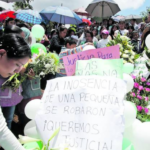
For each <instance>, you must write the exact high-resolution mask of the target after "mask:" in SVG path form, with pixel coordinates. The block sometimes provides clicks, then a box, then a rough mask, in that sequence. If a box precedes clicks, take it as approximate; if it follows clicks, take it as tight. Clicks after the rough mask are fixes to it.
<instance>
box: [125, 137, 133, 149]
mask: <svg viewBox="0 0 150 150" xmlns="http://www.w3.org/2000/svg"><path fill="white" fill-rule="evenodd" d="M129 146H131V148H130V150H134V146H133V144H132V143H131V142H130V141H129V140H128V139H125V138H124V139H123V144H122V150H126V149H127V148H128V147H129Z"/></svg>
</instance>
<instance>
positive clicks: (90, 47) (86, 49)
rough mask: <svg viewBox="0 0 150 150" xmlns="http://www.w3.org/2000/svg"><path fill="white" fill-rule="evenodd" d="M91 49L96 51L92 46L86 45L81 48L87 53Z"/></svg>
mask: <svg viewBox="0 0 150 150" xmlns="http://www.w3.org/2000/svg"><path fill="white" fill-rule="evenodd" d="M92 49H96V48H95V47H94V46H92V45H87V46H85V47H84V48H83V51H88V50H92Z"/></svg>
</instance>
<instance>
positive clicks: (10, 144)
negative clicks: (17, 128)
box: [0, 107, 25, 150]
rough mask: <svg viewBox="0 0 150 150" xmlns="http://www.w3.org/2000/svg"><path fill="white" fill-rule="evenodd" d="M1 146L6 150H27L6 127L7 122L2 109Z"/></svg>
mask: <svg viewBox="0 0 150 150" xmlns="http://www.w3.org/2000/svg"><path fill="white" fill-rule="evenodd" d="M0 146H2V147H3V148H4V149H5V150H25V149H24V148H23V147H22V146H21V144H20V143H19V141H18V140H17V139H16V137H15V136H14V135H13V134H12V133H11V131H10V130H9V129H8V127H7V126H6V121H5V118H4V116H3V113H2V110H1V107H0Z"/></svg>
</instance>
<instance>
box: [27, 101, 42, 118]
mask: <svg viewBox="0 0 150 150" xmlns="http://www.w3.org/2000/svg"><path fill="white" fill-rule="evenodd" d="M40 107H41V100H40V99H35V100H32V101H30V102H29V103H28V104H27V105H26V107H25V114H26V116H27V117H28V118H29V119H34V118H35V116H36V113H37V112H38V110H39V109H40Z"/></svg>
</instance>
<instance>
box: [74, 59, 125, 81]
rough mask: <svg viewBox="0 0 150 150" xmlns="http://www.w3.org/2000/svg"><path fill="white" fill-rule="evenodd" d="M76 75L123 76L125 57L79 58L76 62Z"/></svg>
mask: <svg viewBox="0 0 150 150" xmlns="http://www.w3.org/2000/svg"><path fill="white" fill-rule="evenodd" d="M76 75H77V76H81V75H82V76H83V75H85V76H86V75H99V76H107V77H115V78H121V79H122V78H123V59H108V60H103V59H96V58H94V59H90V60H78V61H77V63H76Z"/></svg>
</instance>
